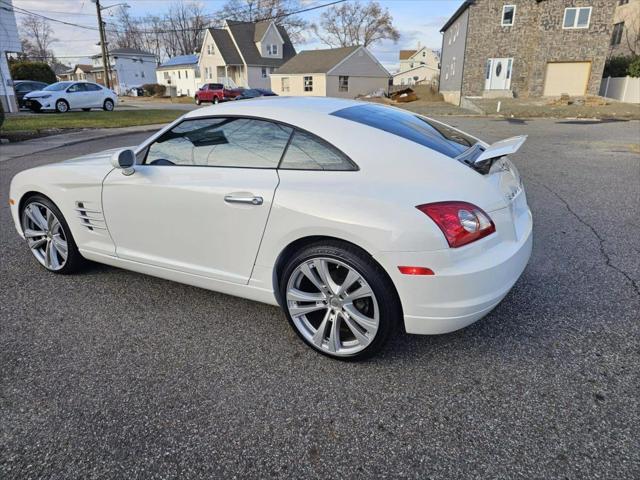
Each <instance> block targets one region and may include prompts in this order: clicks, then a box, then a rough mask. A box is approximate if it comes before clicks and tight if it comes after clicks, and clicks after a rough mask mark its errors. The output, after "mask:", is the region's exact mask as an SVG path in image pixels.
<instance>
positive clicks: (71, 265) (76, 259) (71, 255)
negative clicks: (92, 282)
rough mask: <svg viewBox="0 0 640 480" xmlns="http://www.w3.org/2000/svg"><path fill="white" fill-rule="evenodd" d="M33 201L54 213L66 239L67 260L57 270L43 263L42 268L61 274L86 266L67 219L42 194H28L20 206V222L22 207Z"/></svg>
mask: <svg viewBox="0 0 640 480" xmlns="http://www.w3.org/2000/svg"><path fill="white" fill-rule="evenodd" d="M34 202H38V203H40V204H42V205H44V206H46V207H47V208H48V209H49V210H51V211H52V212H53V213H54V215H55V216H56V218H57V219H58V221H59V222H60V225H61V227H62V229H63V231H64V235H65V238H66V240H67V260H66V263H65V264H64V266H63V267H62V268H60V269H59V270H51V269H49V268H47V267H45V266H44V265H42V264H40V265H41V266H42V268H44V269H45V270H47V271H48V272H51V273H57V274H61V275H68V274H71V273H75V272H78V271H80V270H82V269H83V268H84V267H85V266H86V264H87V260H86V259H85V258H84V257H82V255H80V252H79V251H78V246H77V245H76V242H75V240H74V239H73V235H72V234H71V230H70V229H69V225H68V224H67V221H66V220H65V218H64V215H62V212H61V211H60V209H59V208H58V207H57V206H56V205H55V204H54V203H53V202H52V201H51V200H49V199H48V198H47V197H45V196H44V195H32V196H30V197H29V198H28V199H27V200H26V201H25V202H24V203H23V204H22V207H21V209H20V219H21V222H22V218H23V212H24V209H25V208H27V206H28V205H30V204H31V203H34ZM22 228H23V230H24V225H23V226H22ZM36 261H37V259H36ZM38 263H40V262H38Z"/></svg>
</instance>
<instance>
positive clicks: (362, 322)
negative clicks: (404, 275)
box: [280, 242, 401, 360]
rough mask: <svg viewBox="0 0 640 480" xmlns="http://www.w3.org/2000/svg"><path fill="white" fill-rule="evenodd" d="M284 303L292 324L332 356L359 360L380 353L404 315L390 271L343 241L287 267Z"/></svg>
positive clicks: (315, 248)
mask: <svg viewBox="0 0 640 480" xmlns="http://www.w3.org/2000/svg"><path fill="white" fill-rule="evenodd" d="M281 280H282V281H281V282H280V288H281V291H280V298H281V299H282V304H283V305H282V306H283V309H284V311H285V314H286V316H287V319H288V320H289V323H290V324H291V326H292V327H293V329H294V330H295V331H296V333H297V334H298V335H299V336H300V337H301V338H302V340H304V342H305V343H307V344H308V345H309V346H311V347H312V348H314V349H316V350H317V351H319V352H320V353H322V354H324V355H327V356H329V357H333V358H338V359H342V360H359V359H362V358H366V357H369V356H371V355H373V354H374V353H376V352H377V351H379V350H380V349H381V348H382V347H383V346H384V344H385V343H386V341H387V339H388V338H389V335H390V334H391V332H392V331H393V330H394V329H395V328H396V324H397V320H398V318H399V316H400V314H401V313H400V312H401V309H400V302H399V300H398V296H397V293H396V291H395V288H394V286H393V284H392V283H391V280H390V279H389V277H388V276H387V274H386V272H385V271H384V270H383V269H382V267H380V265H378V264H377V263H376V262H375V260H373V259H372V258H371V257H370V256H369V255H368V254H367V253H365V252H363V251H362V250H360V249H359V248H357V247H354V246H352V245H349V244H343V243H341V242H329V243H323V244H314V245H310V246H308V247H306V248H304V249H303V250H302V251H300V252H298V253H297V254H296V255H294V256H293V257H292V258H291V259H290V260H289V261H288V262H287V264H286V266H285V267H284V271H283V275H282V279H281Z"/></svg>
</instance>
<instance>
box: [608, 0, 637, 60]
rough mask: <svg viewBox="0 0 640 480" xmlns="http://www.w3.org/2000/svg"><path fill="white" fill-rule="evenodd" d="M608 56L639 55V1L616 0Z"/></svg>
mask: <svg viewBox="0 0 640 480" xmlns="http://www.w3.org/2000/svg"><path fill="white" fill-rule="evenodd" d="M609 55H610V56H612V57H614V56H628V55H640V0H616V10H615V12H614V14H613V32H612V33H611V48H610V51H609Z"/></svg>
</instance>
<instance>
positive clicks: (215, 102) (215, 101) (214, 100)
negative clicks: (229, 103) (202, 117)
mask: <svg viewBox="0 0 640 480" xmlns="http://www.w3.org/2000/svg"><path fill="white" fill-rule="evenodd" d="M218 103H220V100H219V99H218V97H213V104H214V105H217V104H218Z"/></svg>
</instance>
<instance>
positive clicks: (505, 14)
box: [440, 0, 618, 104]
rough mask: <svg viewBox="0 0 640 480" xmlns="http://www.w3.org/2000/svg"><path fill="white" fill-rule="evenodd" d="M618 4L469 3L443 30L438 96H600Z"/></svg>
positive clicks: (580, 0)
mask: <svg viewBox="0 0 640 480" xmlns="http://www.w3.org/2000/svg"><path fill="white" fill-rule="evenodd" d="M617 2H618V0H591V1H587V0H503V1H500V0H466V1H464V2H463V4H462V5H461V6H460V8H459V9H458V10H457V11H456V12H455V13H454V14H453V16H452V17H451V18H450V19H449V20H448V21H447V23H446V24H445V25H444V26H443V27H442V29H441V30H440V32H441V33H442V57H441V58H442V60H441V62H442V68H441V71H440V92H441V93H442V94H443V96H444V97H445V100H447V101H449V102H451V103H455V104H459V103H460V99H461V97H465V96H484V97H512V96H518V97H524V98H526V97H539V96H557V95H561V94H563V93H568V94H570V95H585V94H593V95H597V94H598V90H599V88H600V81H601V79H602V71H603V69H604V64H605V60H606V58H607V54H608V53H609V46H610V43H611V33H612V28H613V22H612V19H613V12H614V9H615V7H616V4H617Z"/></svg>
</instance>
